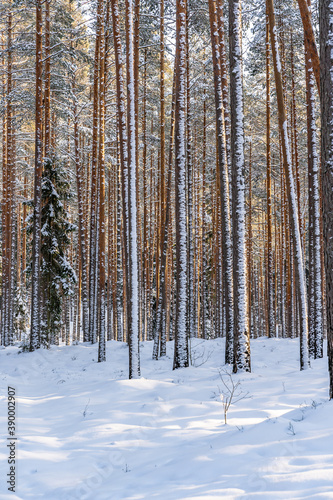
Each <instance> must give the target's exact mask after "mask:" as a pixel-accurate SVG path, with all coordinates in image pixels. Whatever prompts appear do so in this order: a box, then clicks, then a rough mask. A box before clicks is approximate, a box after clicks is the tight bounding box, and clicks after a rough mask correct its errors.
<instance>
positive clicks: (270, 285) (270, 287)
mask: <svg viewBox="0 0 333 500" xmlns="http://www.w3.org/2000/svg"><path fill="white" fill-rule="evenodd" d="M266 10H267V9H266ZM266 192H267V281H266V283H267V316H268V325H267V326H268V328H267V330H268V337H275V307H274V285H275V283H274V274H273V273H274V262H273V246H272V229H273V228H272V162H271V86H270V53H269V19H268V15H267V13H266Z"/></svg>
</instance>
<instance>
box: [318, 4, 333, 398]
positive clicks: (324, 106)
mask: <svg viewBox="0 0 333 500" xmlns="http://www.w3.org/2000/svg"><path fill="white" fill-rule="evenodd" d="M319 8H320V18H319V19H320V39H321V43H320V63H321V68H320V69H321V93H320V96H321V99H320V100H321V125H322V135H321V141H322V142H321V155H322V170H321V180H322V197H323V233H324V254H325V271H326V314H327V350H328V366H329V376H330V391H329V396H330V399H332V398H333V286H332V283H333V210H332V207H333V162H332V159H333V24H332V19H333V1H332V0H320V2H319Z"/></svg>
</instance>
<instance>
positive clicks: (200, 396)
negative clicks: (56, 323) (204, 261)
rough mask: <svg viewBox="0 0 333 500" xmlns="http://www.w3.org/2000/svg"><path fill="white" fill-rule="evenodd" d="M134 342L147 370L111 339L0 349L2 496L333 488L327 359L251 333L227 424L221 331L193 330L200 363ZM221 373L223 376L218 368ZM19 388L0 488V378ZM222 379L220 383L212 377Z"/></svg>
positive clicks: (310, 494) (196, 495) (332, 493)
mask: <svg viewBox="0 0 333 500" xmlns="http://www.w3.org/2000/svg"><path fill="white" fill-rule="evenodd" d="M172 347H173V346H172V344H171V343H170V345H169V346H168V356H167V357H166V358H165V359H161V360H159V361H153V360H152V359H151V351H152V345H151V343H148V342H145V343H142V344H141V367H142V377H141V378H140V379H138V380H127V372H128V369H127V364H128V352H127V346H126V345H125V344H122V343H117V342H108V344H107V362H106V363H102V364H99V363H97V362H96V361H97V346H96V345H95V346H91V345H87V344H83V345H79V346H71V347H66V346H60V347H53V348H52V349H51V350H49V351H46V350H40V351H38V352H35V353H20V354H18V348H17V347H10V348H6V349H2V350H0V379H1V401H0V422H1V429H2V432H1V434H2V436H1V437H2V440H1V443H0V459H1V469H0V475H1V486H0V488H1V492H0V498H1V499H6V500H7V499H10V500H18V499H20V500H27V499H35V500H38V499H46V500H85V499H87V500H88V499H91V500H120V499H121V500H123V499H124V500H125V499H126V500H142V499H145V500H146V499H147V500H148V499H149V500H157V499H158V500H176V499H177V500H183V499H192V500H209V499H214V500H216V499H225V500H227V499H238V500H239V499H244V500H245V499H267V500H271V499H284V500H294V499H333V402H329V401H328V399H327V395H328V375H327V359H326V358H324V359H323V360H316V361H313V362H312V368H311V369H309V370H307V371H304V372H300V371H299V361H298V358H299V355H298V353H299V343H298V341H297V340H282V339H271V340H268V339H266V338H265V339H258V340H254V341H252V344H251V348H252V373H246V374H244V373H243V374H240V375H233V376H232V377H233V380H234V381H235V382H237V381H240V386H239V387H238V390H240V391H242V395H245V394H246V393H248V395H247V397H246V398H244V399H241V400H240V401H239V402H238V403H235V404H234V405H231V407H230V410H229V413H228V424H227V425H224V417H223V402H222V401H221V398H220V394H219V392H220V390H222V388H223V384H222V381H221V378H220V374H219V370H221V369H223V368H225V367H223V359H224V340H221V339H217V340H211V341H202V340H197V339H196V340H194V341H192V346H191V352H192V361H193V363H194V364H195V365H196V367H195V366H191V367H190V368H187V369H180V370H177V371H172ZM224 379H225V381H226V382H227V381H228V379H229V377H228V376H227V375H224ZM8 385H9V386H12V387H14V388H15V389H16V395H17V398H18V408H17V436H18V445H17V450H18V466H17V488H16V493H12V492H10V491H7V485H6V483H5V481H6V479H5V478H6V474H7V472H8V463H7V457H8V452H7V448H6V442H7V441H6V439H7V434H6V432H7V431H6V428H7V422H6V415H7V386H8ZM219 388H220V389H219Z"/></svg>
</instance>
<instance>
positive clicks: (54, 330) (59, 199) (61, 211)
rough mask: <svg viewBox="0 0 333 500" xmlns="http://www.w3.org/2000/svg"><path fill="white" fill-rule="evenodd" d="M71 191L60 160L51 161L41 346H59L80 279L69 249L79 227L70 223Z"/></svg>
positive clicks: (46, 174) (45, 200) (45, 188)
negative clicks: (65, 308)
mask: <svg viewBox="0 0 333 500" xmlns="http://www.w3.org/2000/svg"><path fill="white" fill-rule="evenodd" d="M70 196H71V191H70V185H69V182H68V180H67V179H66V173H65V170H64V168H63V165H62V163H61V162H60V161H59V160H58V159H56V158H54V157H53V158H47V159H46V160H45V162H44V170H43V176H42V204H43V206H42V211H41V224H42V230H41V235H42V236H41V255H42V265H41V287H42V290H43V327H42V338H41V342H42V344H44V345H49V344H50V343H55V342H56V340H57V337H58V335H59V333H60V328H61V314H62V309H63V303H64V298H65V297H68V296H70V295H71V294H72V293H73V286H74V285H75V283H76V281H77V278H76V274H75V271H74V270H73V268H72V266H71V265H70V262H69V261H68V260H67V255H66V254H67V249H68V247H69V245H70V238H69V235H70V233H72V232H73V231H75V230H76V226H75V225H73V224H71V223H70V222H69V220H68V213H67V210H66V209H65V202H66V201H68V200H69V199H70Z"/></svg>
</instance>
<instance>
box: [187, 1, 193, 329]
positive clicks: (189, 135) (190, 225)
mask: <svg viewBox="0 0 333 500" xmlns="http://www.w3.org/2000/svg"><path fill="white" fill-rule="evenodd" d="M188 25H189V0H186V164H187V190H186V192H187V221H188V222H187V230H188V237H187V246H188V334H189V336H190V337H194V336H195V302H194V290H195V287H194V249H193V158H192V128H191V120H192V110H191V90H190V89H191V81H190V54H189V50H190V49H189V36H188V31H189V27H188Z"/></svg>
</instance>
